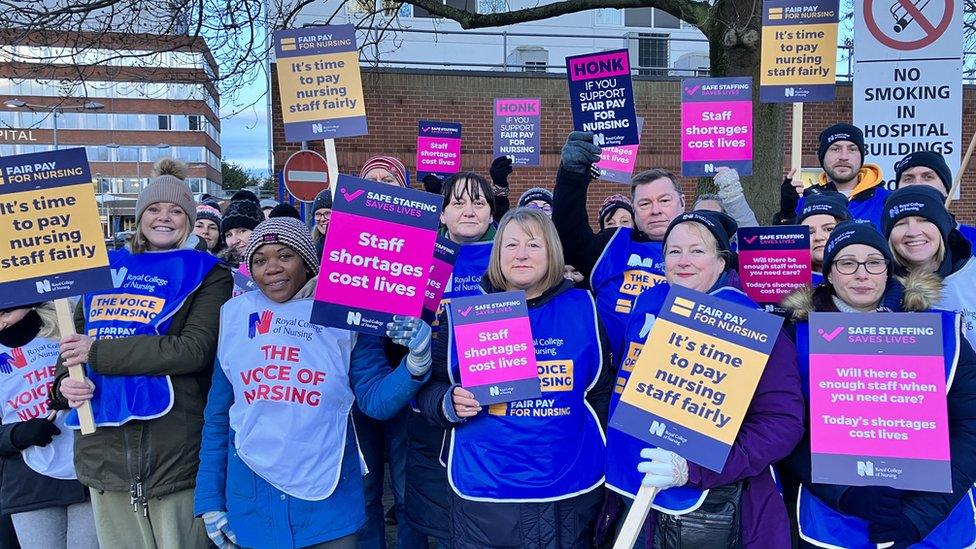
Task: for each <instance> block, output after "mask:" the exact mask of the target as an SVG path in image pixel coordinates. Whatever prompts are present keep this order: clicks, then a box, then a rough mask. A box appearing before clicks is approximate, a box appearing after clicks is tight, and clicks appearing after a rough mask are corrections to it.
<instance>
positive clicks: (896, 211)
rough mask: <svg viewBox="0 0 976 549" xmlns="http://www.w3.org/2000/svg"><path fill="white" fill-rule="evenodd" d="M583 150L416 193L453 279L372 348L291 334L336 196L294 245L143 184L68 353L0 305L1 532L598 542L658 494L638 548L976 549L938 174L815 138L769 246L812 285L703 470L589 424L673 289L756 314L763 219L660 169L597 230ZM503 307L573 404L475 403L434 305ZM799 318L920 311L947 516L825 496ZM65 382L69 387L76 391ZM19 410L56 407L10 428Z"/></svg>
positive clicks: (271, 213) (239, 198)
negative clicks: (479, 298)
mask: <svg viewBox="0 0 976 549" xmlns="http://www.w3.org/2000/svg"><path fill="white" fill-rule="evenodd" d="M600 154H601V150H600V147H598V146H597V145H595V144H594V143H593V135H592V134H588V133H583V132H572V133H571V134H570V135H569V136H568V139H567V141H566V144H565V146H564V147H563V149H562V156H561V162H560V165H559V168H558V172H557V173H556V174H555V184H554V187H553V189H552V190H551V191H550V190H548V189H545V188H532V189H529V190H528V191H526V192H525V193H523V194H522V195H521V196H520V197H519V198H518V200H517V201H516V204H515V207H514V208H512V207H511V204H510V201H509V190H510V186H509V181H508V180H509V176H510V175H511V174H512V173H513V165H512V161H511V159H509V158H506V157H500V158H498V159H496V160H495V161H494V162H493V163H492V164H491V166H490V168H489V170H488V177H484V176H483V175H480V174H478V173H476V172H461V173H457V174H453V175H450V176H448V177H446V178H445V179H443V180H441V179H440V178H438V177H436V176H427V177H425V178H424V179H423V180H422V181H421V184H422V186H423V189H424V190H425V191H427V192H433V193H436V194H439V195H441V196H442V197H443V202H442V210H441V213H440V221H441V227H440V230H439V236H440V237H442V238H445V239H448V240H450V241H452V242H454V243H456V244H458V245H459V252H458V257H457V261H456V264H455V266H454V270H453V273H452V275H451V280H450V282H449V284H448V287H447V289H446V291H445V293H444V298H443V301H442V303H441V307H440V310H439V311H438V313H437V316H436V320H435V321H434V322H432V323H430V324H428V323H427V322H424V321H423V320H421V319H420V318H416V317H405V316H397V317H394V319H393V321H392V322H390V323H389V324H388V325H387V326H386V328H385V336H384V337H378V336H371V335H366V334H362V333H356V332H351V331H347V330H342V329H338V328H328V327H322V326H317V325H314V324H310V323H309V322H308V319H309V318H310V314H311V308H312V304H313V294H314V289H315V285H316V281H317V277H318V276H319V269H320V261H321V256H322V251H323V246H324V243H325V236H326V235H327V234H328V231H329V226H330V222H331V212H332V194H331V193H330V191H329V190H326V191H323V192H322V193H320V194H319V195H318V196H317V197H315V200H314V202H313V203H312V207H311V217H312V219H311V220H310V225H311V226H309V224H306V223H304V222H303V221H302V220H301V216H300V215H299V213H298V212H297V211H296V210H295V209H294V208H293V207H292V206H289V205H287V204H278V203H276V202H274V201H268V200H265V201H261V200H259V199H258V198H257V197H256V196H254V195H253V194H252V193H249V192H247V191H240V192H238V193H236V194H235V195H234V196H233V197H232V199H231V200H230V202H229V204H226V205H225V206H223V207H221V204H220V203H219V202H217V201H211V200H204V201H202V202H201V203H199V204H198V203H196V201H195V200H194V197H193V195H192V194H191V192H190V189H189V187H188V186H187V184H186V183H185V182H184V179H185V177H186V173H185V166H183V165H181V164H180V163H179V162H176V161H173V160H169V159H165V160H163V161H160V162H159V163H158V164H157V165H156V166H155V168H154V174H153V178H152V181H151V183H150V184H149V185H147V186H146V187H145V189H144V190H143V191H142V193H141V194H140V195H139V198H138V202H137V205H136V224H137V230H136V231H135V234H134V235H133V237H132V240H131V242H130V243H129V244H128V245H127V246H126V247H125V248H123V249H119V250H115V251H112V252H111V253H110V261H111V265H112V268H113V272H114V273H117V275H118V276H120V277H121V278H120V279H119V280H116V285H117V288H115V289H112V290H107V291H104V292H96V293H93V294H88V295H85V296H83V297H81V299H80V302H79V304H78V306H77V308H76V310H75V317H74V321H75V328H76V332H77V333H75V334H67V335H63V336H62V334H59V331H58V327H57V322H56V320H55V315H54V309H53V306H52V304H51V303H35V304H32V305H24V306H20V307H16V308H13V309H9V310H3V311H0V372H2V373H0V392H3V395H4V402H5V404H3V406H2V420H3V421H2V426H0V458H2V476H0V508H2V513H3V514H4V516H5V517H9V519H10V520H12V527H13V530H14V531H15V532H16V539H17V540H19V543H20V545H21V546H22V547H25V548H33V547H45V548H47V547H71V548H87V547H98V546H101V547H124V548H157V547H158V548H162V549H169V548H174V549H175V548H194V547H201V548H203V547H209V546H211V545H216V546H217V547H220V548H233V547H253V548H278V547H315V548H323V549H352V548H362V549H382V548H385V547H386V546H387V539H386V521H387V520H392V521H394V522H395V523H396V526H397V528H396V547H398V548H402V549H424V548H428V547H433V546H434V545H435V544H436V547H438V548H457V549H476V548H499V549H500V548H514V547H524V548H530V549H536V548H538V549H576V548H585V547H609V546H610V545H611V544H612V543H613V540H614V539H615V537H616V535H617V531H618V529H619V528H620V526H621V524H622V523H623V517H624V516H625V515H626V513H627V511H628V509H629V508H630V506H631V505H632V499H633V497H634V494H636V493H637V491H638V490H639V489H640V488H641V486H652V487H655V488H657V489H659V490H660V491H659V492H658V494H657V496H656V498H655V499H654V503H653V509H652V511H651V513H650V515H649V516H648V518H647V519H646V521H645V522H644V524H643V527H642V530H641V533H640V535H639V537H638V540H637V545H636V546H637V547H641V548H645V547H646V548H652V547H653V548H690V547H695V548H699V547H729V548H736V547H749V548H767V547H768V548H782V547H791V546H792V547H814V546H815V547H851V548H868V547H877V546H879V545H878V544H890V545H889V546H891V547H895V548H903V547H939V548H948V547H960V548H961V547H971V546H973V545H974V544H976V502H974V499H973V488H974V481H976V353H974V351H973V345H974V344H976V320H974V319H976V297H973V295H974V294H973V292H972V291H971V290H967V288H970V289H971V288H973V278H974V277H976V266H974V265H976V263H974V259H973V250H972V246H973V242H974V237H976V229H974V228H973V227H969V226H966V225H961V224H959V223H957V222H956V221H955V218H954V217H953V215H952V214H951V213H950V212H949V211H948V210H947V209H946V208H945V206H944V204H945V199H946V195H947V194H948V193H949V192H950V190H951V182H952V176H951V170H950V169H949V167H948V166H947V165H946V163H945V160H944V159H943V158H942V157H941V156H940V155H939V154H937V153H933V152H917V153H912V154H910V155H908V156H906V157H905V158H904V159H903V160H901V161H900V162H898V163H897V164H896V165H895V166H893V169H894V173H895V175H896V181H897V189H895V190H888V189H886V188H885V187H884V186H883V185H882V181H883V177H882V173H883V171H882V168H881V167H879V166H877V165H874V164H871V163H869V162H868V160H870V159H868V158H865V148H864V140H863V136H862V133H861V131H860V130H859V129H858V128H857V127H854V126H851V125H849V124H836V125H834V126H831V127H829V128H827V129H825V130H824V131H823V133H822V134H821V136H820V146H819V150H818V157H819V159H820V162H821V165H822V167H823V170H824V173H823V175H822V177H821V180H820V181H819V182H818V183H816V184H814V185H813V186H812V187H810V188H808V189H804V188H803V185H802V183H801V182H800V181H799V180H797V179H794V177H793V176H794V175H796V174H794V173H790V174H788V175H787V177H786V178H785V180H784V181H783V183H782V185H781V194H780V211H779V212H777V213H776V215H775V218H774V219H773V220H772V221H771V223H772V224H794V225H806V226H807V227H809V230H810V236H811V238H810V249H811V257H812V269H813V279H812V280H811V283H810V284H809V285H808V286H804V287H801V288H798V289H796V290H795V291H794V292H792V293H791V294H790V295H789V296H787V298H786V299H785V300H784V301H783V302H782V304H781V308H782V311H783V312H782V313H781V314H784V315H785V316H786V320H785V323H784V325H783V329H782V330H781V331H780V332H779V333H778V334H768V335H769V336H770V337H771V340H774V341H775V344H774V346H773V349H772V352H771V353H770V355H769V360H768V362H767V364H766V366H765V369H764V371H763V374H762V376H761V378H760V379H759V382H758V386H757V389H756V391H755V394H754V396H753V398H752V401H751V404H750V405H749V408H748V411H747V412H746V415H745V418H744V420H743V422H742V426H741V429H740V430H739V432H738V435H737V437H736V438H735V441H734V444H733V445H732V449H731V452H730V454H729V458H728V461H727V462H726V464H725V466H724V468H723V469H722V471H721V472H715V471H712V470H709V469H707V468H704V467H702V466H700V465H697V464H695V463H692V462H689V461H688V460H686V459H685V458H684V457H682V456H681V455H679V454H677V453H674V452H671V451H668V450H664V449H661V448H654V447H651V446H650V445H648V444H647V443H645V442H643V441H641V440H639V439H637V438H634V437H632V436H630V435H628V434H626V433H622V432H620V431H616V430H613V429H607V423H608V418H609V416H610V415H611V414H612V413H613V411H614V408H615V407H616V406H617V403H618V401H619V399H620V395H621V393H622V391H623V388H624V386H625V385H626V383H627V381H628V379H629V377H630V375H631V373H632V371H633V369H634V366H635V364H636V363H637V360H638V358H639V356H640V355H641V353H642V352H643V351H644V349H643V346H644V345H645V341H646V340H647V334H648V332H649V331H650V329H651V327H652V324H653V319H655V318H656V316H657V314H658V312H659V311H660V310H661V307H662V306H663V304H664V299H665V296H666V295H667V294H668V291H669V289H670V288H671V287H672V286H681V287H684V288H689V289H692V290H697V291H699V292H703V293H708V294H711V295H712V296H714V297H716V298H718V299H722V300H727V301H730V302H733V303H736V304H739V305H742V306H746V307H751V308H758V305H757V304H756V303H754V302H753V301H752V300H750V299H749V298H748V297H747V296H746V294H745V293H744V292H743V291H742V286H741V282H740V279H739V275H738V273H737V270H736V269H737V260H736V253H735V249H736V236H735V235H736V232H737V230H738V228H739V227H747V226H757V225H759V224H760V223H759V221H758V220H757V218H756V215H755V213H754V212H753V210H752V209H751V208H750V206H749V204H748V202H747V201H746V199H745V195H744V193H743V189H742V185H741V183H740V180H739V177H738V174H736V172H735V171H734V170H730V169H722V170H720V172H719V173H718V174H717V175H716V176H715V184H716V187H717V189H718V192H717V193H715V194H708V195H701V196H698V197H695V199H694V200H691V199H690V197H686V195H685V193H684V192H683V191H682V187H681V185H680V183H679V181H678V178H677V177H676V176H675V175H674V174H672V173H671V172H669V171H667V170H665V169H657V168H652V169H648V170H644V171H641V172H639V173H637V174H636V175H634V177H633V179H632V181H631V187H630V194H629V196H626V195H624V194H613V195H611V196H608V197H606V199H605V200H604V201H603V202H602V204H601V206H600V208H599V211H598V221H599V228H598V230H594V229H593V228H592V227H591V225H590V221H589V216H588V213H587V203H588V198H589V185H590V183H591V181H592V180H593V177H594V170H593V166H594V164H596V163H597V162H598V161H599V158H600ZM360 177H362V178H365V179H370V180H373V181H376V182H379V183H383V184H389V185H398V186H401V187H410V186H411V181H410V176H409V172H408V170H407V168H406V167H405V166H404V164H403V163H402V162H401V161H400V160H399V159H397V158H394V157H390V156H376V157H373V158H371V159H369V160H368V161H367V162H366V163H365V165H364V166H363V167H362V171H361V173H360ZM129 281H137V282H138V283H130V282H129ZM515 290H518V291H523V292H525V297H526V299H527V305H528V316H529V323H530V325H531V328H532V335H533V338H534V345H535V352H536V356H537V358H538V360H539V362H540V364H546V365H559V367H560V368H562V370H561V371H563V372H564V373H565V374H566V375H567V376H568V377H569V378H570V379H571V382H570V383H565V384H562V385H561V386H560V387H558V388H557V390H551V391H546V392H544V393H543V397H542V398H540V399H532V400H529V401H521V402H519V401H516V402H510V403H503V404H492V405H483V404H482V403H480V402H478V400H477V399H476V397H475V395H474V394H473V393H472V392H471V391H469V390H467V389H465V388H464V387H462V386H461V384H460V383H459V379H460V372H459V369H458V351H459V349H458V348H457V346H456V345H455V343H454V342H453V338H452V320H451V317H450V315H449V314H448V310H447V306H448V304H449V303H450V301H451V300H452V299H455V298H457V297H462V296H469V295H474V294H478V293H485V294H491V293H495V292H505V291H515ZM118 294H125V295H129V296H132V295H135V296H136V297H142V298H145V299H142V300H141V301H139V303H148V305H145V307H146V308H147V309H148V310H150V311H151V312H152V313H153V314H145V315H140V314H124V313H122V312H119V313H115V314H108V313H106V309H105V308H104V307H103V306H101V305H99V304H100V303H104V301H103V300H104V299H107V298H109V297H111V296H114V295H118ZM140 307H142V305H140ZM815 311H830V312H839V313H886V312H908V311H937V312H939V314H940V318H941V319H942V326H943V331H944V337H943V340H944V347H945V349H944V356H945V360H944V362H945V374H946V385H947V395H946V398H947V403H948V418H949V426H948V433H949V439H950V446H951V473H952V492H951V493H936V492H923V491H913V490H897V489H893V488H888V487H883V486H840V485H833V484H822V483H818V482H816V481H815V480H814V478H813V477H812V475H811V455H810V418H809V415H808V412H807V410H808V399H809V362H810V360H809V359H810V345H809V341H808V329H807V322H808V317H809V314H810V313H811V312H815ZM272 326H287V327H289V329H284V330H282V329H271V327H272ZM647 351H648V352H651V353H654V352H657V350H655V349H648V350H647ZM55 360H56V365H55ZM78 365H84V366H86V367H87V372H88V377H87V379H84V380H81V379H76V378H74V377H71V376H70V375H69V374H68V368H69V367H72V366H78ZM15 368H16V371H21V370H22V371H24V372H34V371H36V372H46V374H43V373H42V374H37V375H34V376H29V375H23V376H18V375H11V373H12V372H14V371H15V370H14V369H15ZM39 376H40V377H39ZM38 384H39V385H38ZM38 386H39V387H40V388H38ZM25 391H26V392H28V393H29V392H31V391H42V392H41V393H40V394H43V395H46V396H47V399H46V400H47V402H45V403H43V405H40V406H36V407H35V408H34V409H31V410H24V409H21V408H20V407H19V405H18V402H19V400H18V395H20V394H22V393H24V392H25ZM87 403H90V404H92V405H93V408H94V410H95V419H96V421H97V422H98V424H99V427H98V429H97V431H96V432H95V433H94V434H90V435H85V436H81V435H79V434H74V431H73V429H72V428H71V427H73V426H75V424H76V423H77V418H76V417H75V415H74V414H75V412H73V410H74V409H77V408H79V407H81V406H83V405H85V404H87ZM527 409H529V410H532V413H526V410H527ZM387 470H388V471H389V481H388V482H387V481H386V478H385V477H386V471H387ZM387 486H389V487H391V488H392V492H393V493H392V496H393V501H394V505H393V508H392V509H391V510H390V513H389V514H387V513H385V512H384V504H383V501H384V497H383V492H384V490H385V489H386V487H387ZM7 528H8V529H9V528H10V525H9V523H8V524H7ZM7 536H8V538H7V539H5V540H3V542H4V543H7V544H10V546H13V544H15V543H16V541H14V540H12V539H10V533H9V531H8V533H7ZM882 546H883V545H882Z"/></svg>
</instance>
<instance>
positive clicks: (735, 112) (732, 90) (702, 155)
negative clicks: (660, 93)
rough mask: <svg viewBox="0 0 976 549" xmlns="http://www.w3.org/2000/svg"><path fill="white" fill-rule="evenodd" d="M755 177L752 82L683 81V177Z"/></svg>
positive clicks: (728, 80)
mask: <svg viewBox="0 0 976 549" xmlns="http://www.w3.org/2000/svg"><path fill="white" fill-rule="evenodd" d="M722 166H725V167H729V168H734V169H735V170H737V171H738V172H739V175H751V174H752V79H751V78H689V79H685V80H682V81H681V175H685V176H702V175H714V174H715V172H716V171H717V168H720V167H722Z"/></svg>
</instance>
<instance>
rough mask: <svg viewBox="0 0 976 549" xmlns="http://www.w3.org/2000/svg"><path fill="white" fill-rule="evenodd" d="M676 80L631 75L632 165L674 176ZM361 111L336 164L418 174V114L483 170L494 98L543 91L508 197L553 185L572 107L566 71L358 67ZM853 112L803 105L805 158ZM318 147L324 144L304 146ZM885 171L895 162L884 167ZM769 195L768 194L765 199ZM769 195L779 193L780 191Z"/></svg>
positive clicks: (288, 148)
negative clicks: (364, 130)
mask: <svg viewBox="0 0 976 549" xmlns="http://www.w3.org/2000/svg"><path fill="white" fill-rule="evenodd" d="M678 84H679V82H678V80H677V79H673V78H672V79H660V78H654V77H641V76H635V77H634V95H635V99H636V107H637V114H638V115H640V116H643V117H645V120H646V122H645V124H644V129H643V132H642V134H641V146H640V153H639V157H638V161H637V169H638V170H641V169H647V168H650V167H663V168H667V169H670V170H672V171H674V172H675V173H680V168H681V155H680V149H679V131H680V129H679V126H680V123H681V114H680V99H679V95H678ZM363 87H364V91H365V96H366V113H367V116H368V119H369V135H368V136H362V137H355V138H347V139H340V140H337V142H336V147H337V149H338V159H339V170H340V171H341V172H343V173H358V171H359V168H360V167H361V166H362V163H363V162H364V161H365V160H366V159H367V158H368V157H369V156H371V155H373V154H388V155H393V156H396V157H398V158H400V159H401V160H402V161H403V162H404V164H406V165H407V167H408V168H409V169H410V170H411V173H412V174H413V173H414V172H415V170H414V168H415V161H416V158H415V157H416V138H417V121H418V120H419V119H431V120H443V121H458V122H461V124H462V125H463V130H462V138H463V139H462V156H461V162H462V166H463V167H464V168H465V169H469V170H474V171H478V172H480V173H484V174H485V175H487V171H488V166H489V165H490V164H491V161H492V154H491V152H492V127H491V124H492V114H491V113H492V104H493V100H494V98H496V97H540V98H542V132H541V138H542V147H541V150H542V155H541V161H542V165H541V166H540V167H538V168H519V169H517V170H516V171H515V173H514V174H513V175H512V177H511V183H512V187H513V188H512V193H511V194H512V201H513V202H514V200H516V199H517V197H518V195H519V194H520V193H521V192H522V191H524V190H525V189H527V188H529V187H533V186H543V187H548V188H552V185H553V180H554V177H555V173H556V169H557V167H558V165H559V155H560V150H561V148H562V145H563V143H564V142H565V139H566V135H567V134H568V133H569V132H570V131H571V129H572V114H571V113H570V109H569V98H568V92H567V88H566V77H565V75H564V74H548V75H547V74H533V73H504V72H474V71H436V72H435V71H419V70H410V69H405V70H399V69H385V70H368V69H364V70H363ZM277 94H278V91H277V83H276V82H272V98H273V102H274V104H273V106H272V109H271V111H272V136H273V137H272V141H273V142H272V145H273V147H274V165H275V168H274V169H275V171H276V173H277V172H278V171H280V170H281V167H282V166H283V165H284V162H285V160H286V159H287V158H288V156H289V155H291V154H292V153H293V152H294V151H296V150H298V149H300V148H301V147H300V144H299V143H286V142H285V141H284V132H283V129H282V124H281V111H280V106H279V105H278V103H277ZM974 108H976V90H974V89H973V88H972V87H966V89H965V93H964V100H963V111H964V112H963V113H962V114H963V121H964V123H963V145H966V144H967V143H968V141H969V137H970V136H971V135H972V134H973V132H974V131H976V120H974V118H973V116H972V115H973V111H974ZM785 116H786V127H785V130H784V131H785V135H786V136H787V138H788V137H789V135H790V133H791V131H792V130H791V124H790V117H791V115H790V112H789V109H787V113H786V115H785ZM851 118H852V88H851V85H850V84H840V85H838V87H837V99H836V100H835V101H833V102H832V103H810V104H807V105H805V108H804V131H803V165H804V166H809V167H818V166H819V165H818V162H817V136H818V134H819V133H820V131H821V130H822V129H823V128H824V127H826V126H827V125H829V124H832V123H834V122H841V121H848V122H849V121H850V120H851ZM309 145H310V147H311V148H313V149H316V150H319V151H321V149H322V145H321V143H310V144H309ZM783 162H784V166H786V165H787V164H788V162H789V142H788V139H787V142H786V143H785V145H784V156H783ZM882 169H883V170H884V171H885V172H891V171H892V170H893V167H892V166H882ZM682 182H683V185H684V187H685V193H686V195H687V196H689V197H692V196H694V194H695V187H696V185H697V180H696V179H694V178H683V179H682ZM616 192H626V187H625V186H622V185H616V184H613V183H608V182H604V181H596V182H594V183H593V184H592V185H591V186H590V199H589V202H588V208H589V211H590V215H591V218H592V219H593V221H594V226H596V224H595V219H596V211H597V209H599V206H600V203H601V202H602V200H603V198H604V197H605V196H607V195H609V194H613V193H616ZM961 196H962V198H961V200H958V201H956V202H954V203H953V207H952V210H953V211H954V212H955V213H956V214H957V217H958V218H959V220H960V221H962V222H965V223H973V222H974V221H976V175H974V174H973V171H972V170H970V171H969V173H968V174H967V175H966V176H965V177H964V178H963V186H962V195H961ZM770 198H772V197H770ZM775 199H778V197H776V198H775Z"/></svg>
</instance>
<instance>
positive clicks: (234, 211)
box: [220, 198, 264, 234]
mask: <svg viewBox="0 0 976 549" xmlns="http://www.w3.org/2000/svg"><path fill="white" fill-rule="evenodd" d="M262 221H264V212H262V211H261V205H260V203H259V202H257V201H256V200H250V199H246V198H245V199H243V200H235V201H233V202H231V203H230V205H229V206H227V211H226V212H224V218H223V219H222V220H221V222H220V232H221V233H222V234H223V233H226V232H227V231H229V230H231V229H250V230H252V231H253V230H254V228H255V227H257V226H258V224H260V223H261V222H262Z"/></svg>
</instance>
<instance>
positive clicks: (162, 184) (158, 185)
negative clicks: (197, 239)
mask: <svg viewBox="0 0 976 549" xmlns="http://www.w3.org/2000/svg"><path fill="white" fill-rule="evenodd" d="M181 165H182V163H177V162H171V163H163V162H159V163H157V165H156V166H157V168H158V169H159V175H157V176H156V177H153V178H152V179H150V180H149V184H148V185H146V188H145V189H143V190H142V192H141V193H139V198H138V199H137V200H136V221H137V222H138V221H139V219H140V218H142V213H143V212H145V211H146V208H148V207H149V206H150V205H151V204H156V203H157V202H170V203H172V204H176V205H177V206H179V207H181V208H183V211H184V212H185V213H186V216H187V217H188V218H189V220H190V225H193V223H195V222H196V217H197V202H196V200H194V199H193V192H192V191H191V190H190V186H189V185H187V184H186V181H183V180H182V179H180V178H179V177H178V175H180V174H182V173H185V172H182V171H180V170H179V168H180V166H181Z"/></svg>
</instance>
